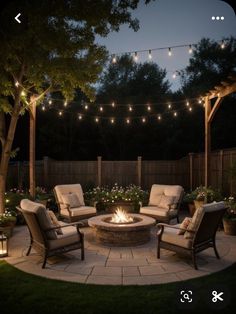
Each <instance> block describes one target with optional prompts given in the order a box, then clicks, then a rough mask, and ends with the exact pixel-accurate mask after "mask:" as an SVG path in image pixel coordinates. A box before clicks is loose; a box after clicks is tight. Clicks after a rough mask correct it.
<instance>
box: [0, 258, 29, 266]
mask: <svg viewBox="0 0 236 314" xmlns="http://www.w3.org/2000/svg"><path fill="white" fill-rule="evenodd" d="M5 260H6V261H7V262H8V263H9V264H11V265H17V264H19V263H24V262H25V261H26V260H25V257H6V258H5Z"/></svg>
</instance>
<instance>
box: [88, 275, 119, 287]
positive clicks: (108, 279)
mask: <svg viewBox="0 0 236 314" xmlns="http://www.w3.org/2000/svg"><path fill="white" fill-rule="evenodd" d="M86 283H90V284H96V285H121V284H122V277H121V276H104V277H103V276H89V277H88V279H87V281H86Z"/></svg>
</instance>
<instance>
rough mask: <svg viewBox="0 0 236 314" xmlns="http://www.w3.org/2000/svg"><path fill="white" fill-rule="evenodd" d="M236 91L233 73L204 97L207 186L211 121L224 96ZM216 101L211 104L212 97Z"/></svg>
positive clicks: (207, 180) (235, 78) (206, 182)
mask: <svg viewBox="0 0 236 314" xmlns="http://www.w3.org/2000/svg"><path fill="white" fill-rule="evenodd" d="M235 91H236V75H235V74H234V73H233V74H231V75H229V76H228V78H227V79H226V80H225V81H222V82H221V83H220V84H219V85H217V86H215V87H214V89H213V90H211V91H209V93H207V94H206V96H205V97H204V106H205V180H204V183H205V186H206V187H207V186H208V185H209V183H210V169H211V162H210V159H211V156H210V154H211V122H212V120H213V118H214V116H215V114H216V112H217V110H218V109H219V107H220V104H221V102H222V100H223V98H224V97H225V96H227V95H230V94H232V93H234V92H235ZM215 98H216V100H215V103H214V105H213V106H212V105H211V99H215Z"/></svg>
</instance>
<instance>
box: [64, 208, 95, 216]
mask: <svg viewBox="0 0 236 314" xmlns="http://www.w3.org/2000/svg"><path fill="white" fill-rule="evenodd" d="M96 213H97V210H96V208H95V207H92V206H80V207H76V208H71V216H72V217H76V216H84V215H92V214H94V215H96ZM61 214H62V215H65V216H69V212H68V211H67V210H62V211H61Z"/></svg>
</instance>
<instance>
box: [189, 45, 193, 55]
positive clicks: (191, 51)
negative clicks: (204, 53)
mask: <svg viewBox="0 0 236 314" xmlns="http://www.w3.org/2000/svg"><path fill="white" fill-rule="evenodd" d="M188 53H189V54H191V53H193V48H192V45H189V49H188Z"/></svg>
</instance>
